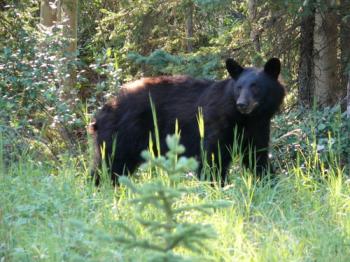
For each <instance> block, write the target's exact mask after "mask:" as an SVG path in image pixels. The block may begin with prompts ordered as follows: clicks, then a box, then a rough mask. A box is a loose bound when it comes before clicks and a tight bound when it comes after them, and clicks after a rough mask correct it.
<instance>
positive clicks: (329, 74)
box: [314, 0, 338, 106]
mask: <svg viewBox="0 0 350 262" xmlns="http://www.w3.org/2000/svg"><path fill="white" fill-rule="evenodd" d="M330 2H331V1H330V0H327V4H328V6H327V8H325V9H322V10H321V8H319V7H318V8H316V13H315V30H314V49H315V55H314V72H315V98H316V99H317V102H318V104H319V105H321V106H322V105H330V104H333V103H334V102H335V100H336V99H337V91H338V89H337V88H338V75H337V72H338V70H337V64H338V61H337V36H338V29H337V28H338V27H337V17H336V14H335V12H334V10H333V9H332V6H331V4H330Z"/></svg>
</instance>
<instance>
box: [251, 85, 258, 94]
mask: <svg viewBox="0 0 350 262" xmlns="http://www.w3.org/2000/svg"><path fill="white" fill-rule="evenodd" d="M250 87H251V89H252V93H253V94H254V95H257V94H258V93H259V88H258V86H257V85H256V84H255V83H253V84H251V86H250Z"/></svg>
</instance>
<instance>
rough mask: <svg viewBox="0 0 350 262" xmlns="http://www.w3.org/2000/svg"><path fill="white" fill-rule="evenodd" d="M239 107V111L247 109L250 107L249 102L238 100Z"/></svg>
mask: <svg viewBox="0 0 350 262" xmlns="http://www.w3.org/2000/svg"><path fill="white" fill-rule="evenodd" d="M237 108H238V110H239V111H246V110H247V109H248V103H243V102H238V103H237Z"/></svg>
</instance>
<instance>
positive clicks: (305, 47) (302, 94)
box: [298, 7, 315, 107]
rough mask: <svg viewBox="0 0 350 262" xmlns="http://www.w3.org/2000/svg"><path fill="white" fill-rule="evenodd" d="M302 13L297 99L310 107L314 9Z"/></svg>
mask: <svg viewBox="0 0 350 262" xmlns="http://www.w3.org/2000/svg"><path fill="white" fill-rule="evenodd" d="M310 8H311V7H310ZM306 13H307V14H306ZM304 14H305V15H304V17H303V18H302V21H301V25H300V33H301V35H300V62H299V72H298V83H299V101H300V104H301V105H302V106H305V107H310V106H312V99H313V93H314V78H315V75H314V64H313V54H314V39H313V37H311V36H312V35H313V32H314V27H315V10H314V9H313V8H312V9H311V10H308V11H307V12H304Z"/></svg>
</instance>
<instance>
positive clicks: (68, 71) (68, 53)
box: [58, 0, 78, 108]
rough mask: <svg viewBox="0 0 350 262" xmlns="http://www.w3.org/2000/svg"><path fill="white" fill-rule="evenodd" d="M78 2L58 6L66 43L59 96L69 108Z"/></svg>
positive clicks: (67, 0)
mask: <svg viewBox="0 0 350 262" xmlns="http://www.w3.org/2000/svg"><path fill="white" fill-rule="evenodd" d="M77 18H78V0H60V1H59V4H58V20H59V23H60V24H61V25H62V26H63V31H62V32H63V37H62V38H63V39H64V40H65V41H67V43H66V45H65V47H64V50H63V57H64V58H65V59H64V63H63V66H62V72H61V74H62V73H63V74H62V78H61V86H60V89H59V96H60V99H61V100H62V101H63V102H66V103H68V104H69V105H70V106H71V108H72V107H73V106H74V102H75V101H74V100H75V98H76V90H75V89H74V87H75V84H76V77H77V74H76V66H75V64H74V62H75V58H76V52H77V38H78V37H77V29H78V20H77Z"/></svg>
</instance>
